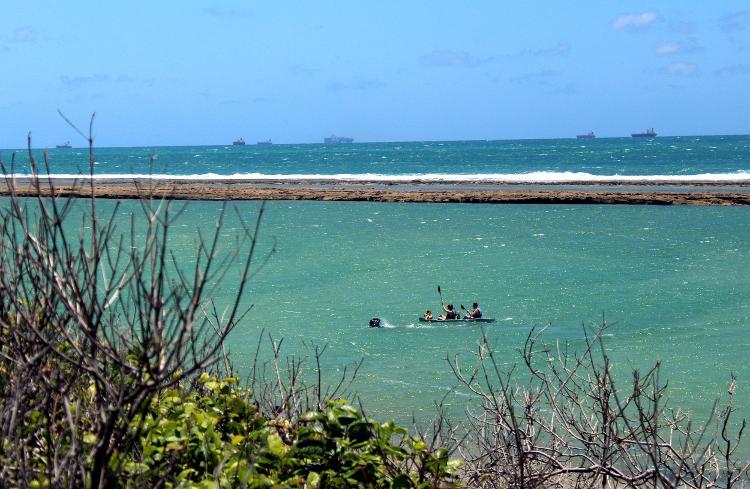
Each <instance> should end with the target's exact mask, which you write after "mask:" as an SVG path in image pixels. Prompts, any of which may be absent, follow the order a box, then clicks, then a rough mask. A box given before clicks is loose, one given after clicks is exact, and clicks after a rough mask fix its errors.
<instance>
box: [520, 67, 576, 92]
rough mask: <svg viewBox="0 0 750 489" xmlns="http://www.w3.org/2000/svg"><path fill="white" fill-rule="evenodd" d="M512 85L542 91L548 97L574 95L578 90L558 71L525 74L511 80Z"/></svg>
mask: <svg viewBox="0 0 750 489" xmlns="http://www.w3.org/2000/svg"><path fill="white" fill-rule="evenodd" d="M510 81H511V83H514V84H516V85H519V86H522V87H529V88H533V89H535V90H539V91H542V92H544V93H546V94H547V95H573V94H575V93H577V92H578V89H577V88H576V86H575V85H574V84H573V83H570V82H568V81H565V80H564V79H563V78H562V73H560V72H559V71H556V70H539V71H532V72H529V73H523V74H521V75H518V76H515V77H513V78H511V79H510Z"/></svg>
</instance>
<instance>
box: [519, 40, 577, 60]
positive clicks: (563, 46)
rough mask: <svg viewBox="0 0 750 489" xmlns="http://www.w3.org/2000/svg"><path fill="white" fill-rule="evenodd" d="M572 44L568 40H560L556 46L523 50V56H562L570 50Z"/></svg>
mask: <svg viewBox="0 0 750 489" xmlns="http://www.w3.org/2000/svg"><path fill="white" fill-rule="evenodd" d="M570 49H571V45H570V43H567V42H558V43H557V44H556V45H554V46H550V47H546V48H541V49H525V50H524V51H522V52H521V54H522V55H523V56H540V57H552V56H562V55H565V54H568V53H569V52H570Z"/></svg>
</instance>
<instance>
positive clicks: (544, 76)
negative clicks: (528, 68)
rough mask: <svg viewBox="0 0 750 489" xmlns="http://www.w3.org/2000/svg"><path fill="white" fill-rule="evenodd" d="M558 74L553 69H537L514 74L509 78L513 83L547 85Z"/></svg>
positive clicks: (558, 73) (558, 74)
mask: <svg viewBox="0 0 750 489" xmlns="http://www.w3.org/2000/svg"><path fill="white" fill-rule="evenodd" d="M559 76H560V72H559V71H555V70H539V71H532V72H530V73H524V74H522V75H519V76H515V77H513V78H511V79H510V81H512V82H513V83H517V84H519V85H547V84H549V83H550V82H551V80H553V79H555V78H557V77H559Z"/></svg>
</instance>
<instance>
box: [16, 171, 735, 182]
mask: <svg viewBox="0 0 750 489" xmlns="http://www.w3.org/2000/svg"><path fill="white" fill-rule="evenodd" d="M14 176H15V177H18V178H28V177H29V175H27V174H16V175H14ZM40 177H41V178H53V179H64V180H88V179H90V178H93V179H94V180H148V179H151V180H191V181H206V182H211V181H229V180H231V181H240V182H243V181H244V182H254V181H267V180H273V181H280V182H342V183H345V182H377V183H409V182H435V183H441V182H445V183H451V182H475V183H482V182H487V183H508V184H519V183H532V184H533V183H539V184H544V183H579V182H581V183H587V182H592V183H628V182H632V183H639V182H648V183H662V182H663V183H672V182H674V183H691V182H750V171H738V172H735V173H700V174H694V175H618V174H615V175H594V174H591V173H585V172H547V171H539V172H530V173H475V174H446V173H423V174H420V173H414V174H403V175H386V174H380V173H336V174H330V175H326V174H304V173H297V174H266V173H233V174H231V175H222V174H218V173H201V174H192V175H168V174H157V175H148V174H135V173H103V174H95V175H94V176H93V177H91V176H90V175H85V174H65V173H60V174H50V175H40Z"/></svg>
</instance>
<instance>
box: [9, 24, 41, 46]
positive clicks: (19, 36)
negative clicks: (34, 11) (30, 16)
mask: <svg viewBox="0 0 750 489" xmlns="http://www.w3.org/2000/svg"><path fill="white" fill-rule="evenodd" d="M37 38H38V36H37V33H36V29H34V28H33V27H31V26H28V25H25V26H22V27H19V28H17V29H16V30H15V31H13V35H12V36H11V40H12V41H13V42H17V43H27V42H28V43H30V42H36V40H37Z"/></svg>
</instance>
